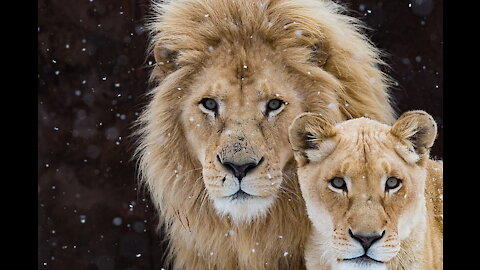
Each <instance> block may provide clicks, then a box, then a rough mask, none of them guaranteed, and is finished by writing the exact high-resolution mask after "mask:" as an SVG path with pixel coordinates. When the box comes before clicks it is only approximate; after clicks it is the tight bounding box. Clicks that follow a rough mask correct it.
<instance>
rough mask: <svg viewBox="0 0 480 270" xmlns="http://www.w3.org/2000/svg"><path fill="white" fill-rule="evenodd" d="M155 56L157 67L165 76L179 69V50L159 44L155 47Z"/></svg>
mask: <svg viewBox="0 0 480 270" xmlns="http://www.w3.org/2000/svg"><path fill="white" fill-rule="evenodd" d="M153 55H154V56H155V62H156V67H155V68H156V69H157V70H158V71H160V72H161V73H162V75H163V77H164V76H166V75H168V74H169V73H171V72H173V71H175V70H177V69H178V64H177V56H178V52H177V51H173V50H170V49H168V48H165V47H163V46H161V45H159V44H157V45H156V46H155V48H154V49H153Z"/></svg>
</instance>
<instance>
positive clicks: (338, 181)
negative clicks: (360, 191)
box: [330, 177, 347, 190]
mask: <svg viewBox="0 0 480 270" xmlns="http://www.w3.org/2000/svg"><path fill="white" fill-rule="evenodd" d="M330 185H332V187H334V188H336V189H342V190H347V183H346V182H345V180H344V179H343V178H340V177H335V178H333V179H332V180H330Z"/></svg>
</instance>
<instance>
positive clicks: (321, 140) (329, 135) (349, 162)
mask: <svg viewBox="0 0 480 270" xmlns="http://www.w3.org/2000/svg"><path fill="white" fill-rule="evenodd" d="M436 131H437V130H436V124H435V122H434V120H433V118H432V117H431V116H430V115H428V114H427V113H425V112H423V111H410V112H406V113H404V114H403V115H402V116H401V117H400V118H399V119H398V120H397V122H395V124H394V125H393V126H389V125H385V124H381V123H379V122H377V121H374V120H370V119H367V118H359V119H353V120H348V121H345V122H343V123H339V124H337V125H335V126H333V125H332V124H330V123H328V121H326V120H325V119H323V118H322V117H321V116H320V115H318V114H312V113H305V114H302V115H300V116H298V118H296V120H295V121H294V122H293V123H292V125H291V127H290V131H289V132H290V140H291V142H292V147H293V149H295V157H296V159H297V161H298V164H299V168H298V179H299V182H300V187H301V191H302V195H303V197H304V199H305V203H306V207H307V211H308V215H309V218H310V219H311V221H312V223H313V227H314V230H313V231H312V235H311V237H310V240H309V242H308V244H307V245H306V250H305V254H306V262H307V269H324V270H329V269H332V270H341V269H352V270H355V269H357V270H360V269H370V270H374V269H378V270H380V269H405V270H407V269H436V270H438V269H443V266H442V264H443V254H442V252H443V251H442V239H443V198H442V193H443V176H442V170H443V164H442V162H441V161H433V160H430V159H429V157H428V155H429V149H430V147H431V146H432V145H433V142H434V140H435V137H436V134H437V133H436ZM335 177H341V178H342V179H344V182H341V183H345V184H346V185H345V186H344V188H338V185H337V186H336V187H337V188H336V187H335V186H334V184H333V183H332V182H331V181H332V179H334V178H335ZM390 177H396V178H397V179H400V180H401V184H400V185H399V186H396V187H395V186H393V187H395V188H391V189H390V188H387V184H386V181H387V179H389V178H390ZM393 181H395V180H393ZM390 187H392V186H390ZM359 236H361V237H363V236H368V237H372V236H374V237H375V240H374V242H373V244H372V245H371V246H370V247H365V248H364V247H362V245H361V241H363V240H359V239H361V237H360V238H359ZM364 254H366V255H368V256H369V257H371V258H373V259H375V260H377V261H379V262H382V263H371V261H370V262H365V261H360V260H358V259H357V260H354V261H355V262H354V261H352V260H351V259H352V258H358V257H360V256H362V255H364Z"/></svg>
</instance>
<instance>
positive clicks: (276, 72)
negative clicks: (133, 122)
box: [136, 0, 394, 269]
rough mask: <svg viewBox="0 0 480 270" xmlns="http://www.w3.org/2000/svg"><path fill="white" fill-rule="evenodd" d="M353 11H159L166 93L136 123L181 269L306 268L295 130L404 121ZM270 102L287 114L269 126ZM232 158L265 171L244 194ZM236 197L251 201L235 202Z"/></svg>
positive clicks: (301, 6) (148, 181)
mask: <svg viewBox="0 0 480 270" xmlns="http://www.w3.org/2000/svg"><path fill="white" fill-rule="evenodd" d="M344 13H345V10H344V9H343V8H342V7H341V6H339V5H338V4H336V3H334V2H330V1H318V0H305V1H293V0H271V1H268V0H265V1H253V0H236V1H231V0H175V1H167V2H165V3H155V4H154V13H153V15H152V17H151V18H150V24H149V29H150V33H151V51H152V53H153V54H154V56H155V59H156V62H157V63H156V66H155V69H154V70H153V72H152V76H151V77H152V80H153V81H155V82H156V83H157V84H158V85H157V86H156V87H155V88H154V89H153V90H152V92H151V95H150V97H151V100H150V102H149V104H148V106H147V107H146V109H145V110H144V112H143V113H142V115H141V117H140V118H139V120H138V126H139V128H138V133H137V135H138V136H139V138H140V140H139V141H140V144H139V146H138V151H137V154H136V155H137V157H138V160H139V169H140V173H141V179H142V183H144V184H145V186H146V188H147V189H148V191H149V192H150V193H151V196H152V199H153V202H154V203H155V206H156V208H157V209H158V211H159V216H160V224H161V225H163V228H164V230H165V233H166V234H167V237H168V238H169V246H170V249H169V255H168V257H167V259H168V260H171V259H174V260H173V264H174V269H303V268H304V256H303V246H304V243H305V241H306V239H307V236H308V235H309V234H310V222H309V220H308V218H307V215H306V213H305V211H304V207H305V205H304V202H303V200H302V199H301V197H300V195H299V194H300V190H299V186H298V183H297V180H296V174H295V167H296V165H295V161H294V159H293V154H292V151H291V149H290V146H289V143H288V132H287V131H288V125H289V124H290V123H291V121H292V120H293V118H294V117H295V116H296V115H298V114H299V113H302V112H306V111H310V112H319V113H322V114H323V115H324V116H325V117H327V118H328V119H330V120H331V121H334V122H336V121H342V120H345V119H349V118H353V117H361V116H365V115H366V116H369V117H371V118H374V119H377V120H380V121H383V122H387V123H391V122H392V121H393V120H394V113H393V110H392V108H391V106H390V103H389V96H388V92H387V88H388V84H389V80H388V78H387V76H386V75H385V74H384V73H383V72H381V70H380V66H381V65H383V62H382V60H381V59H380V56H379V54H380V53H379V51H378V50H377V49H376V48H375V47H374V46H372V45H371V43H370V42H369V41H368V40H367V38H366V37H365V35H364V34H363V33H362V32H363V31H362V25H361V24H360V23H359V21H357V20H355V19H354V18H351V17H349V16H346V15H344ZM203 98H212V99H215V100H216V101H217V102H218V107H219V108H218V112H217V113H212V112H210V111H208V110H206V109H205V108H203V107H202V105H201V104H200V103H201V101H202V99H203ZM272 99H281V100H282V101H283V105H282V107H281V109H278V110H277V111H275V113H272V114H270V113H267V112H266V110H265V104H266V103H267V102H268V101H269V100H272ZM267 114H268V115H267ZM226 160H233V161H234V162H253V163H255V164H256V166H257V167H255V169H254V170H252V171H251V172H249V174H247V175H246V176H245V178H244V179H243V180H242V182H241V183H240V181H239V180H237V179H236V178H235V177H233V176H232V174H231V173H229V172H228V170H226V169H225V164H226V162H225V161H226ZM224 162H225V163H224ZM222 164H223V165H222ZM239 187H240V188H242V190H245V191H246V192H247V193H249V194H250V195H252V196H249V197H247V198H246V199H245V200H239V199H232V197H231V196H229V195H230V194H231V192H232V190H233V191H235V190H236V189H238V188H239Z"/></svg>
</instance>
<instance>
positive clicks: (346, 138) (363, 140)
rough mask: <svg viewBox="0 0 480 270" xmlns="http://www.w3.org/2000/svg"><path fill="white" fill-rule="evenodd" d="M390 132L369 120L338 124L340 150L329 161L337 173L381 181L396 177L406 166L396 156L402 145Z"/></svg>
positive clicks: (336, 149) (338, 147)
mask: <svg viewBox="0 0 480 270" xmlns="http://www.w3.org/2000/svg"><path fill="white" fill-rule="evenodd" d="M390 128H391V127H390V126H388V125H386V124H382V123H380V122H377V121H374V120H371V119H368V118H358V119H353V120H349V121H345V122H342V123H339V124H337V125H336V131H337V134H336V136H337V146H336V148H335V151H334V152H333V153H332V155H331V156H329V157H327V159H329V160H330V161H332V162H333V163H332V164H334V166H335V167H336V170H335V171H336V173H339V174H344V175H349V176H351V177H359V178H364V179H369V178H373V179H377V180H378V178H379V177H380V176H381V175H385V174H389V173H392V172H393V171H394V170H395V167H396V166H397V165H398V166H404V165H406V164H405V162H404V161H403V160H402V159H401V158H400V157H399V156H398V155H397V154H396V151H395V147H396V145H398V143H399V142H398V140H397V139H396V138H395V137H394V136H392V135H391V134H390ZM375 181H376V180H375Z"/></svg>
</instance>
